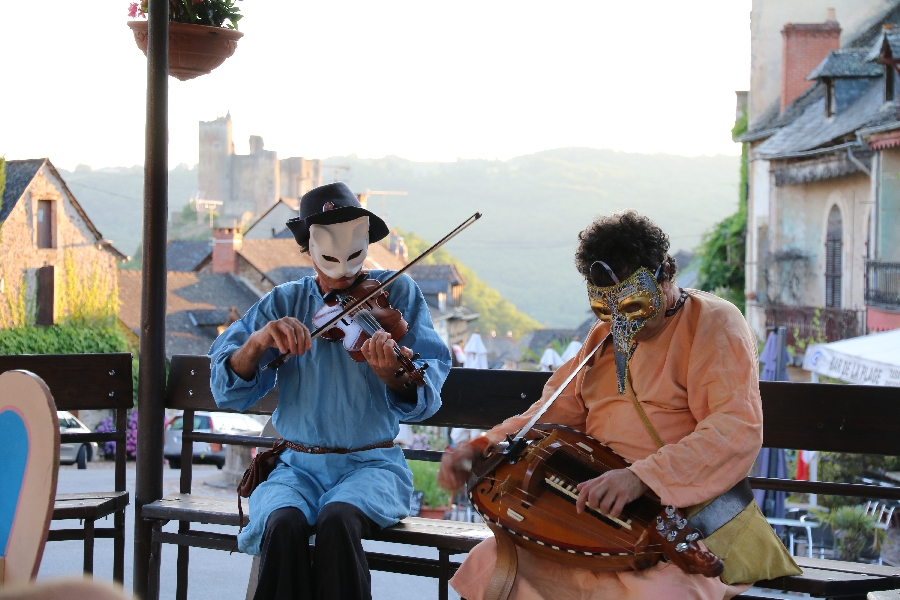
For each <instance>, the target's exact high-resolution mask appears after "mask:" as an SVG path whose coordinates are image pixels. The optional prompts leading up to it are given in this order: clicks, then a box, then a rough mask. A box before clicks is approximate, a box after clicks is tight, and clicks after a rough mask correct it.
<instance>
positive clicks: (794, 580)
mask: <svg viewBox="0 0 900 600" xmlns="http://www.w3.org/2000/svg"><path fill="white" fill-rule="evenodd" d="M845 564H847V565H851V564H854V563H845ZM897 583H898V580H897V579H896V578H894V577H882V576H878V575H865V574H863V573H853V572H850V571H849V570H847V571H836V570H825V569H816V568H812V567H803V575H798V576H791V577H779V578H777V579H772V580H769V581H759V582H757V583H756V584H755V585H756V587H761V588H774V589H778V590H784V591H786V592H805V593H807V594H810V595H811V596H816V597H819V596H824V597H826V598H840V597H842V596H860V595H862V596H865V594H866V592H871V591H877V590H889V589H893V588H896V587H897Z"/></svg>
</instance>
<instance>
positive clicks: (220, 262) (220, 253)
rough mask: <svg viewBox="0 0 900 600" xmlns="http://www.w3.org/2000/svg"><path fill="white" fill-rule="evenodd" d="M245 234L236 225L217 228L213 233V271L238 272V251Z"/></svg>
mask: <svg viewBox="0 0 900 600" xmlns="http://www.w3.org/2000/svg"><path fill="white" fill-rule="evenodd" d="M243 240H244V236H243V235H242V234H241V232H240V230H239V229H237V228H236V227H231V228H227V229H216V230H215V233H214V234H213V251H212V272H213V273H237V251H238V250H240V249H241V246H242V245H243Z"/></svg>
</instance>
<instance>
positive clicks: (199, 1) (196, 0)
mask: <svg viewBox="0 0 900 600" xmlns="http://www.w3.org/2000/svg"><path fill="white" fill-rule="evenodd" d="M201 2H203V0H194V4H200V3H201Z"/></svg>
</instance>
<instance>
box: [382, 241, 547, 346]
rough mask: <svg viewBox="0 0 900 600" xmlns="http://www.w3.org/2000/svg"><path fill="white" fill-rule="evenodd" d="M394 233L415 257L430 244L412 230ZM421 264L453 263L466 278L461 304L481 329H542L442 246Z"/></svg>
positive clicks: (517, 332)
mask: <svg viewBox="0 0 900 600" xmlns="http://www.w3.org/2000/svg"><path fill="white" fill-rule="evenodd" d="M397 233H398V234H399V235H401V236H403V241H404V242H405V243H406V247H407V249H408V250H409V255H410V256H412V257H416V256H418V255H419V254H421V253H422V252H424V251H425V250H427V249H428V248H429V247H430V246H431V244H429V243H428V242H426V241H425V240H423V239H422V238H420V237H419V236H417V235H416V234H415V233H412V232H409V233H403V232H400V231H398V232H397ZM421 264H425V265H456V268H457V269H459V272H460V274H461V275H462V276H463V277H465V279H466V289H465V291H464V292H463V299H462V303H463V306H466V307H468V308H470V309H472V310H474V311H475V312H477V313H478V314H479V315H480V316H479V318H478V326H479V328H480V329H481V330H482V331H497V332H500V333H501V335H502V334H505V333H506V332H507V331H511V332H512V334H513V336H514V337H521V336H523V335H525V334H526V333H528V332H530V331H533V330H535V329H540V328H541V325H540V323H538V322H537V321H535V320H534V319H532V318H531V317H529V316H528V315H526V314H525V313H523V312H522V311H520V310H519V309H517V308H516V307H515V305H514V304H513V303H512V302H510V301H508V300H506V299H505V298H503V296H501V295H500V292H498V291H497V290H495V289H494V288H492V287H490V286H489V285H488V284H487V283H485V282H484V281H482V280H480V279H479V278H478V276H477V275H476V274H475V272H474V271H473V270H472V269H470V268H468V267H467V266H465V265H464V264H462V263H460V262H459V261H458V260H456V259H455V258H453V256H451V255H450V253H449V252H447V251H446V250H444V249H443V248H440V249H438V250H436V251H435V252H434V253H433V254H431V256H429V257H427V258H425V259H424V260H423V261H422V263H421Z"/></svg>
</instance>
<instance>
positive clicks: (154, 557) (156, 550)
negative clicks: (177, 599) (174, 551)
mask: <svg viewBox="0 0 900 600" xmlns="http://www.w3.org/2000/svg"><path fill="white" fill-rule="evenodd" d="M152 527H153V532H152V533H151V536H150V564H149V566H148V569H147V597H146V598H144V599H143V600H159V568H160V564H161V563H162V557H161V556H160V553H161V552H162V544H160V543H159V537H158V534H159V532H160V530H161V529H162V523H161V522H159V521H153V526H152Z"/></svg>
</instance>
